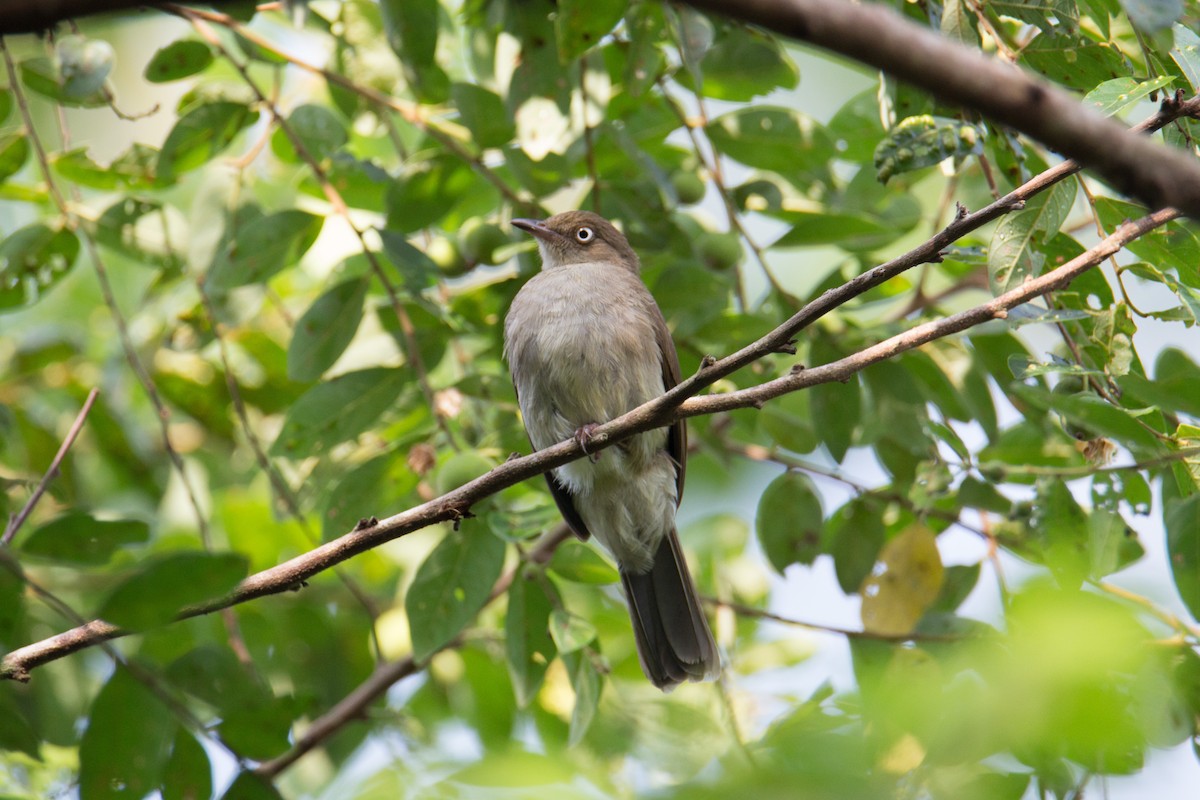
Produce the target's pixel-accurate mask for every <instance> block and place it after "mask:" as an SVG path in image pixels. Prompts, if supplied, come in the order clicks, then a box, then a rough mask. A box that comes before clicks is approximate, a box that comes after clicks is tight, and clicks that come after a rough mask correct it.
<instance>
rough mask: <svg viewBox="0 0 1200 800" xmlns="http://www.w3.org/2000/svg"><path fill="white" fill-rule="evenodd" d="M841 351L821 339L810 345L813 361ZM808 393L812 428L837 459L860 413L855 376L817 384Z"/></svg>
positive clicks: (824, 361)
mask: <svg viewBox="0 0 1200 800" xmlns="http://www.w3.org/2000/svg"><path fill="white" fill-rule="evenodd" d="M842 355H843V353H842V352H840V351H838V350H837V349H835V348H834V347H833V346H832V345H829V344H826V343H824V342H818V344H816V345H814V346H813V362H814V363H815V364H828V363H831V362H834V361H837V360H838V359H840V358H841V357H842ZM810 393H811V394H812V415H813V428H814V429H815V430H816V431H817V434H818V435H819V436H820V438H821V441H822V442H823V443H824V444H825V447H826V448H828V449H829V454H830V455H831V456H833V459H834V460H835V461H839V462H840V461H841V460H842V459H843V458H845V457H846V451H847V450H849V449H850V445H851V444H852V442H853V440H854V431H855V429H856V428H857V427H858V425H859V421H860V417H861V415H862V389H861V388H860V386H859V382H858V377H857V376H853V375H852V376H851V377H850V380H848V381H846V382H845V383H822V384H818V385H817V386H814V387H813V388H812V390H811V392H810Z"/></svg>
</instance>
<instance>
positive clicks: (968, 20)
mask: <svg viewBox="0 0 1200 800" xmlns="http://www.w3.org/2000/svg"><path fill="white" fill-rule="evenodd" d="M977 25H978V23H977V22H976V21H975V14H974V13H973V12H972V11H971V9H970V7H969V6H968V5H967V3H966V0H946V2H945V3H943V4H942V22H941V30H942V35H943V36H945V37H946V38H947V39H952V40H955V41H958V42H962V43H963V44H966V45H972V46H975V47H978V46H979V31H978V30H977V29H976V28H977Z"/></svg>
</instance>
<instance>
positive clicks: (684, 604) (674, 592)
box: [621, 528, 721, 691]
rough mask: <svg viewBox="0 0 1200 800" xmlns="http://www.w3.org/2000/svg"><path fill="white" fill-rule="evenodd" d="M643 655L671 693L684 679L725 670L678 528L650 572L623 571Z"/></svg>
mask: <svg viewBox="0 0 1200 800" xmlns="http://www.w3.org/2000/svg"><path fill="white" fill-rule="evenodd" d="M621 583H622V584H623V585H624V586H625V595H626V597H627V598H628V601H629V615H630V617H632V619H633V633H634V637H635V639H636V640H637V650H638V658H639V659H640V660H641V662H642V670H643V671H644V672H645V673H646V677H647V678H649V679H650V681H651V682H652V683H653V684H654V685H655V686H657V687H658V688H660V689H663V690H666V691H670V690H671V689H673V688H674V687H675V686H676V685H677V684H680V683H683V682H684V681H704V680H709V679H711V678H715V677H716V676H717V674H718V673H720V671H721V657H720V654H719V653H718V652H717V645H716V642H714V641H713V635H712V631H711V630H709V627H708V620H707V619H705V617H704V610H703V609H702V608H701V607H700V597H699V595H698V594H697V593H696V584H695V583H694V582H693V581H692V576H691V573H689V572H688V567H687V561H686V560H684V557H683V551H682V550H681V549H680V547H679V537H678V536H677V535H676V533H675V529H674V528H672V529H671V530H670V531H669V532H668V533H667V535H666V536H664V537H663V539H662V543H661V544H659V546H658V552H657V553H655V555H654V564H653V566H652V567H651V568H650V570H649V571H648V572H645V573H636V572H633V571H630V570H626V569H624V568H622V569H621Z"/></svg>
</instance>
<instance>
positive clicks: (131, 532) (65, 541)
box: [21, 511, 150, 565]
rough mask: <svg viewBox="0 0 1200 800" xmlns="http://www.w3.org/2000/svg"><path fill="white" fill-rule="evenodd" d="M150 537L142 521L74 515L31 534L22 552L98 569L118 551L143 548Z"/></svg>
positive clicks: (71, 513)
mask: <svg viewBox="0 0 1200 800" xmlns="http://www.w3.org/2000/svg"><path fill="white" fill-rule="evenodd" d="M149 537H150V526H149V525H147V524H146V523H145V522H142V521H140V520H131V519H129V520H103V519H96V518H95V517H93V516H92V515H91V514H88V513H86V512H83V511H72V512H68V513H66V514H63V515H62V516H61V517H58V518H57V519H54V520H52V521H50V522H47V523H46V524H45V525H42V526H40V527H39V528H38V529H37V530H35V531H34V532H33V533H32V534H30V536H29V538H28V539H26V540H25V541H24V542H23V543H22V544H21V552H22V553H26V554H27V555H31V556H38V557H39V558H48V559H51V560H54V561H58V562H61V563H65V564H76V565H99V564H104V563H105V562H107V561H108V560H109V559H110V558H111V557H112V554H113V553H114V552H116V551H117V549H118V548H120V547H123V546H125V545H129V544H142V543H144V542H145V541H146V540H147V539H148V538H149Z"/></svg>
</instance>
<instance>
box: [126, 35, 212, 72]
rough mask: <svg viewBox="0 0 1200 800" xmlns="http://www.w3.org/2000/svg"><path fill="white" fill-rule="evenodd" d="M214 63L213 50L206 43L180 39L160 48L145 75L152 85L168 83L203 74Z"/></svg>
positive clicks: (151, 59)
mask: <svg viewBox="0 0 1200 800" xmlns="http://www.w3.org/2000/svg"><path fill="white" fill-rule="evenodd" d="M212 62H213V54H212V50H211V49H210V48H209V46H208V45H206V44H205V43H204V42H201V41H197V40H195V39H180V40H179V41H177V42H171V43H170V44H169V45H167V46H166V47H163V48H160V49H159V50H158V52H157V53H155V54H154V55H153V56H152V57H151V58H150V63H148V64H146V69H145V71H144V73H143V74H144V75H145V76H146V80H148V81H150V82H151V83H167V82H169V81H177V80H179V79H180V78H187V77H190V76H192V75H195V74H196V73H197V72H203V71H204V70H206V69H208V65H209V64H211V63H212Z"/></svg>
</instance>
